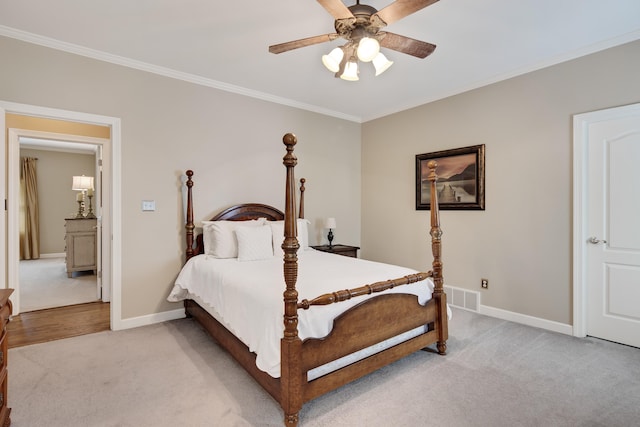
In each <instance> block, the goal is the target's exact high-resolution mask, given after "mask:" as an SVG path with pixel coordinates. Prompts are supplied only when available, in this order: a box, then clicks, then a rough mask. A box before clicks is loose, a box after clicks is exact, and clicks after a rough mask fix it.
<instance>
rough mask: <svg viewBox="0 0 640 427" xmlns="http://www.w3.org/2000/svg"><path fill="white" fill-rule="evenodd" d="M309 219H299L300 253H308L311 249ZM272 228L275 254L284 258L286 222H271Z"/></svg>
mask: <svg viewBox="0 0 640 427" xmlns="http://www.w3.org/2000/svg"><path fill="white" fill-rule="evenodd" d="M308 224H310V222H309V220H308V219H302V218H298V221H297V227H298V244H300V249H299V251H306V250H307V249H309V230H308ZM269 225H270V226H271V234H273V253H274V254H275V255H278V256H283V255H284V251H283V250H282V243H283V242H284V221H269Z"/></svg>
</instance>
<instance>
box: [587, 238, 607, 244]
mask: <svg viewBox="0 0 640 427" xmlns="http://www.w3.org/2000/svg"><path fill="white" fill-rule="evenodd" d="M587 242H589V243H592V244H594V245H597V244H598V243H607V241H606V240H599V239H598V238H597V237H589V240H587Z"/></svg>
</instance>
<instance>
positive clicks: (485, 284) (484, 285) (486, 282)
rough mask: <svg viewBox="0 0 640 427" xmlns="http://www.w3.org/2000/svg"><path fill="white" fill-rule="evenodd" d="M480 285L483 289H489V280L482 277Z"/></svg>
mask: <svg viewBox="0 0 640 427" xmlns="http://www.w3.org/2000/svg"><path fill="white" fill-rule="evenodd" d="M480 287H482V289H489V280H488V279H480Z"/></svg>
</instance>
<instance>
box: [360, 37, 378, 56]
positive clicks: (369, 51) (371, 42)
mask: <svg viewBox="0 0 640 427" xmlns="http://www.w3.org/2000/svg"><path fill="white" fill-rule="evenodd" d="M357 52H358V59H359V60H360V61H362V62H369V61H371V60H373V58H375V57H376V55H377V54H378V53H379V52H380V43H378V40H376V39H373V38H371V37H363V38H362V39H361V40H360V43H358V50H357Z"/></svg>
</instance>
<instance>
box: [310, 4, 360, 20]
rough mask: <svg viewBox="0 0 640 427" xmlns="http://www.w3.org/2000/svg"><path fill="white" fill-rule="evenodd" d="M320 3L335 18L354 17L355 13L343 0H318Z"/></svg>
mask: <svg viewBox="0 0 640 427" xmlns="http://www.w3.org/2000/svg"><path fill="white" fill-rule="evenodd" d="M318 3H320V4H321V5H322V7H324V8H325V9H326V10H327V12H329V13H330V14H331V16H333V19H345V18H353V13H351V11H350V10H349V8H348V7H347V6H345V5H344V3H342V1H341V0H318Z"/></svg>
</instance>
